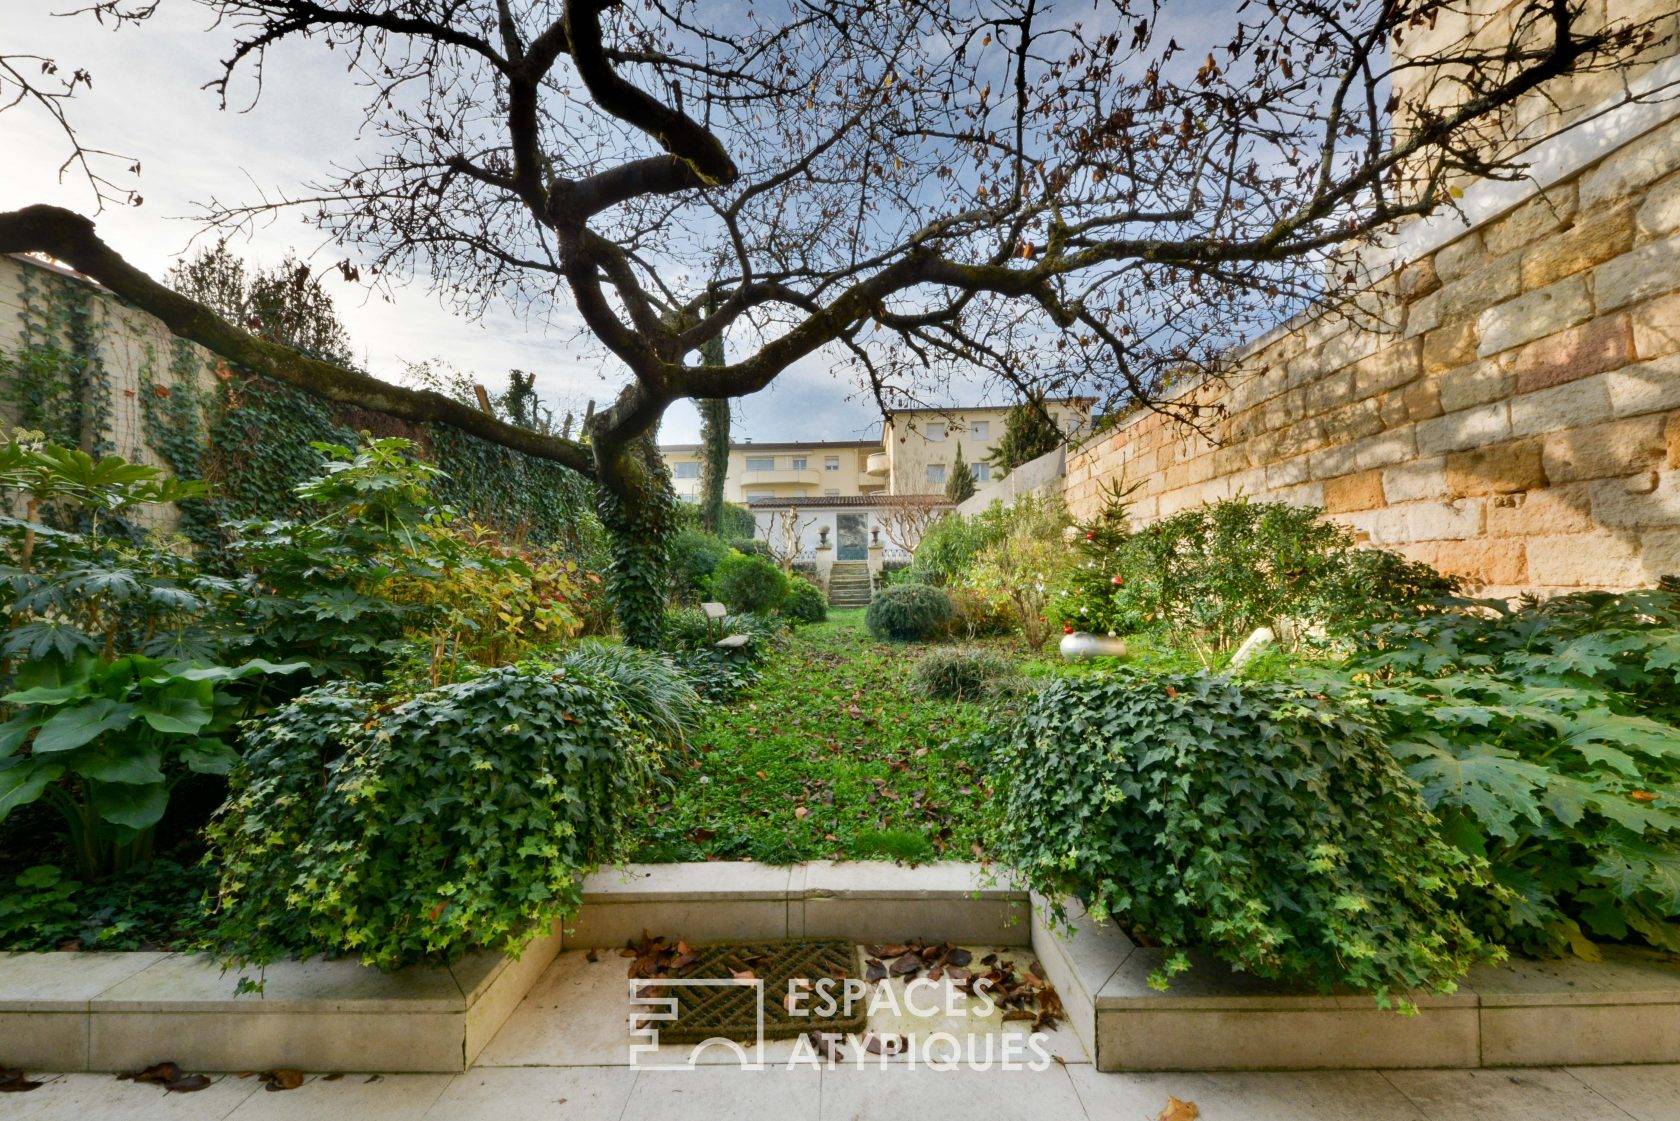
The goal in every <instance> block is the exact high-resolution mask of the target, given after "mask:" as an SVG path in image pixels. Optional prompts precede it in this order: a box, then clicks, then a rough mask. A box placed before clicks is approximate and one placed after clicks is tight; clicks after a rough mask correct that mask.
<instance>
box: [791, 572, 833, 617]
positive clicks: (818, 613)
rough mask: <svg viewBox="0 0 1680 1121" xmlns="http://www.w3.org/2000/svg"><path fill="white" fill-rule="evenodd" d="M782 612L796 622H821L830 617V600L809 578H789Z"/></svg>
mask: <svg viewBox="0 0 1680 1121" xmlns="http://www.w3.org/2000/svg"><path fill="white" fill-rule="evenodd" d="M782 614H783V615H785V616H787V617H788V619H790V620H792V621H793V622H795V623H820V622H822V621H823V620H824V619H826V618H828V600H827V599H825V598H824V597H823V594H822V589H821V588H819V587H817V586H816V585H815V584H813V583H811V582H810V581H809V580H798V579H795V580H789V581H788V594H787V597H786V598H785V599H783V600H782Z"/></svg>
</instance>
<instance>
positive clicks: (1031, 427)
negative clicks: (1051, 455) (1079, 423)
mask: <svg viewBox="0 0 1680 1121" xmlns="http://www.w3.org/2000/svg"><path fill="white" fill-rule="evenodd" d="M1065 439H1066V436H1065V435H1064V434H1063V432H1062V430H1061V429H1060V428H1058V427H1056V422H1055V421H1053V420H1051V419H1050V410H1049V409H1048V408H1046V406H1045V399H1044V397H1043V396H1042V395H1035V396H1034V397H1032V398H1030V399H1028V400H1025V401H1021V402H1019V403H1018V404H1015V405H1011V406H1010V408H1009V411H1008V412H1007V413H1005V414H1004V417H1003V439H1001V440H999V441H998V444H997V447H995V448H993V449H992V454H991V456H990V457H989V458H988V459H987V460H986V462H988V463H990V464H991V465H992V469H993V470H994V471H996V472H997V473H998V475H999V477H1000V478H1001V477H1003V476H1005V475H1008V474H1009V472H1011V471H1013V470H1014V469H1015V468H1017V467H1019V466H1020V465H1021V464H1023V463H1027V462H1029V461H1031V460H1034V459H1037V458H1038V457H1039V456H1041V455H1044V454H1046V453H1048V452H1053V451H1055V450H1056V449H1057V448H1058V447H1060V446H1061V445H1062V442H1063V441H1064V440H1065Z"/></svg>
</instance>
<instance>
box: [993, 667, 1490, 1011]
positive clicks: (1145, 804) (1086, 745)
mask: <svg viewBox="0 0 1680 1121" xmlns="http://www.w3.org/2000/svg"><path fill="white" fill-rule="evenodd" d="M1359 704H1360V702H1358V701H1357V700H1350V701H1340V700H1337V699H1334V698H1330V697H1327V696H1325V695H1323V694H1317V693H1314V692H1311V691H1309V690H1307V689H1303V688H1299V687H1293V686H1288V685H1284V684H1279V683H1257V682H1245V681H1240V680H1235V679H1231V678H1227V677H1222V676H1212V675H1208V674H1205V673H1200V674H1194V675H1190V674H1161V675H1146V674H1142V673H1137V672H1135V671H1132V670H1129V669H1122V670H1120V671H1118V672H1115V673H1112V674H1089V675H1084V676H1080V677H1074V678H1064V679H1060V680H1057V681H1055V682H1053V683H1052V684H1050V685H1049V686H1047V687H1046V688H1045V689H1043V690H1042V691H1041V692H1040V693H1039V694H1038V695H1037V697H1036V698H1035V699H1034V700H1033V701H1032V702H1031V703H1030V704H1029V705H1028V707H1027V709H1026V711H1025V712H1024V713H1023V715H1022V717H1021V719H1020V720H1019V721H1018V722H1017V723H1016V724H1015V726H1014V727H1013V729H1012V730H1011V731H1010V732H1009V733H1008V735H1007V738H1006V739H1005V741H1004V742H1003V743H1002V744H1001V745H1000V746H999V750H998V752H997V756H996V763H997V766H998V768H999V772H1000V780H1001V783H1002V805H1001V806H1000V810H1001V812H1000V813H999V815H998V820H999V822H1000V827H999V828H1000V836H999V841H1000V845H999V849H1000V851H999V853H998V855H999V856H1000V857H1002V858H1003V859H1004V860H1005V861H1007V862H1008V863H1010V864H1011V865H1013V866H1014V867H1015V868H1017V869H1019V870H1020V871H1021V873H1022V874H1024V875H1025V877H1026V878H1027V880H1028V881H1029V882H1030V884H1031V885H1032V887H1033V888H1034V889H1035V890H1037V891H1040V892H1042V893H1043V894H1045V895H1046V896H1048V897H1050V898H1052V899H1063V898H1066V897H1068V896H1074V897H1077V898H1078V899H1080V900H1082V901H1083V902H1084V904H1085V906H1086V907H1087V909H1088V910H1089V912H1090V914H1091V915H1092V917H1093V918H1096V919H1098V920H1101V919H1103V918H1105V917H1108V916H1113V917H1114V918H1115V919H1117V920H1119V921H1122V922H1124V923H1126V924H1129V925H1130V926H1132V927H1134V928H1135V929H1136V930H1137V931H1138V932H1140V933H1141V934H1143V935H1144V936H1146V937H1148V938H1150V939H1153V940H1155V941H1157V942H1159V943H1160V944H1162V945H1164V946H1166V947H1168V948H1169V950H1170V951H1171V953H1170V954H1169V956H1168V959H1167V962H1166V965H1165V967H1164V969H1163V970H1162V971H1161V973H1160V974H1159V975H1158V976H1156V977H1155V978H1152V983H1155V984H1157V985H1158V986H1164V985H1165V984H1166V983H1167V979H1168V978H1169V977H1170V976H1172V975H1173V974H1176V973H1178V972H1182V971H1183V970H1185V969H1186V968H1188V961H1187V958H1186V956H1185V951H1186V950H1187V949H1188V948H1190V947H1193V946H1208V947H1211V948H1212V950H1213V952H1214V953H1215V954H1216V955H1217V956H1218V957H1219V958H1222V959H1223V960H1225V961H1228V962H1230V963H1232V964H1233V965H1235V966H1237V967H1238V968H1240V969H1243V970H1245V971H1248V972H1251V973H1254V974H1256V975H1257V976H1261V977H1268V978H1279V979H1285V980H1289V981H1294V982H1299V983H1306V984H1309V985H1311V986H1313V987H1315V988H1318V989H1320V990H1322V991H1329V990H1330V989H1332V988H1334V987H1336V986H1344V985H1345V986H1348V987H1350V988H1353V989H1357V990H1360V991H1364V992H1370V993H1374V994H1376V996H1377V998H1378V1001H1379V1003H1387V1002H1389V1001H1396V1002H1399V1003H1401V1004H1404V1003H1405V1001H1406V994H1407V993H1409V992H1413V991H1418V990H1422V991H1434V992H1443V991H1448V990H1450V989H1452V987H1453V984H1454V982H1455V981H1456V980H1457V979H1458V978H1459V977H1461V976H1463V975H1464V973H1465V971H1466V970H1468V969H1469V968H1470V966H1471V965H1473V964H1475V963H1476V962H1478V961H1480V960H1484V959H1491V958H1493V957H1496V956H1498V951H1495V950H1490V948H1489V947H1488V946H1487V945H1486V944H1485V943H1484V942H1483V941H1482V940H1481V938H1480V937H1479V936H1478V935H1477V934H1476V933H1475V932H1474V931H1473V930H1472V929H1471V927H1470V925H1469V923H1468V922H1467V921H1466V920H1465V918H1464V916H1463V914H1462V913H1461V911H1462V908H1463V907H1464V906H1465V904H1466V903H1467V902H1470V901H1471V897H1472V896H1474V895H1475V894H1477V893H1479V892H1482V891H1484V890H1486V889H1485V888H1484V887H1483V886H1482V884H1481V881H1482V880H1483V878H1484V877H1485V876H1486V873H1487V865H1486V863H1485V862H1483V861H1481V860H1479V859H1477V858H1475V857H1472V856H1469V855H1467V854H1465V853H1463V852H1461V851H1460V850H1458V849H1456V848H1454V847H1453V846H1452V845H1451V844H1449V843H1448V842H1447V841H1445V840H1444V839H1443V838H1442V837H1441V836H1440V834H1439V832H1438V826H1437V822H1436V820H1435V818H1434V817H1433V816H1432V815H1431V814H1430V813H1429V811H1428V809H1427V808H1426V807H1425V806H1424V804H1423V801H1422V799H1421V798H1420V796H1419V794H1418V790H1417V787H1416V785H1415V784H1414V783H1412V782H1411V781H1410V780H1409V779H1408V778H1407V777H1406V775H1405V774H1404V772H1402V771H1401V769H1400V767H1399V765H1398V763H1396V761H1395V759H1394V757H1393V756H1392V755H1391V754H1390V753H1389V751H1388V749H1387V747H1386V746H1385V745H1384V743H1383V739H1382V736H1381V734H1380V733H1379V731H1378V729H1377V727H1376V726H1375V725H1374V724H1373V723H1372V722H1371V721H1370V720H1369V719H1367V717H1366V715H1365V714H1364V713H1363V712H1362V711H1359V709H1358V707H1357V706H1358V705H1359Z"/></svg>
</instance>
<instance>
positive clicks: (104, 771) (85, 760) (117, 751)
mask: <svg viewBox="0 0 1680 1121" xmlns="http://www.w3.org/2000/svg"><path fill="white" fill-rule="evenodd" d="M66 763H67V764H68V765H69V767H70V769H71V770H73V771H75V772H76V773H77V774H79V775H82V776H83V777H85V778H90V779H93V780H94V781H95V782H123V783H129V784H131V785H137V786H144V785H146V784H147V783H153V782H162V781H163V780H164V774H163V752H162V751H161V750H160V749H159V748H158V747H157V746H156V745H155V744H154V745H148V746H144V747H138V748H136V747H130V746H128V745H122V746H112V745H110V744H96V745H94V746H92V747H89V748H87V749H86V750H84V751H81V752H78V753H77V754H76V755H74V756H72V757H70V758H69V759H67V760H66Z"/></svg>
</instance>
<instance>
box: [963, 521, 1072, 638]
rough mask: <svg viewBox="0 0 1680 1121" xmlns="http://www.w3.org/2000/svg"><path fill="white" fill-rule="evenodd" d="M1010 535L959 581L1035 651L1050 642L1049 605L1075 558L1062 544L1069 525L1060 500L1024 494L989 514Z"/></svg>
mask: <svg viewBox="0 0 1680 1121" xmlns="http://www.w3.org/2000/svg"><path fill="white" fill-rule="evenodd" d="M987 513H988V515H989V516H990V517H992V518H993V519H994V520H996V521H998V523H999V524H1002V525H1006V526H1007V527H1008V532H1006V533H1004V534H1003V535H1002V536H1001V537H998V538H997V539H996V540H994V541H992V542H991V543H990V544H988V545H986V546H985V547H984V548H983V549H981V550H980V552H979V553H978V554H977V555H976V556H975V557H974V559H973V561H972V562H971V563H970V564H969V566H968V570H967V571H966V572H964V573H963V574H962V576H961V577H960V578H959V586H960V587H962V588H963V589H964V590H966V591H968V592H970V593H972V594H973V595H975V596H977V597H978V598H979V600H980V601H981V603H982V604H983V605H984V608H985V611H986V613H988V614H990V615H993V616H1006V617H1008V618H1009V619H1010V621H1011V622H1012V624H1013V626H1014V628H1015V629H1016V630H1017V631H1019V632H1020V634H1021V635H1022V636H1023V637H1024V638H1025V639H1026V640H1027V645H1028V646H1029V647H1031V648H1032V649H1034V650H1037V649H1039V648H1040V647H1042V646H1043V645H1044V644H1045V642H1046V641H1048V640H1049V638H1050V633H1051V630H1052V626H1051V623H1050V618H1049V611H1050V602H1051V599H1052V597H1053V596H1054V594H1055V591H1056V586H1057V584H1058V583H1059V582H1060V581H1061V580H1062V578H1063V573H1064V570H1066V569H1067V568H1068V567H1069V565H1070V564H1071V563H1072V557H1071V555H1070V553H1069V551H1068V548H1067V545H1066V544H1065V543H1064V541H1063V531H1064V530H1065V529H1066V528H1067V525H1068V514H1067V508H1066V507H1065V506H1064V505H1063V504H1062V501H1061V496H1060V495H1055V496H1052V497H1050V498H1047V499H1041V498H1037V497H1034V496H1032V495H1023V496H1021V497H1020V498H1018V499H1017V500H1016V501H1015V504H1014V505H1013V506H1011V507H1008V508H1007V509H1004V508H999V509H998V510H996V511H988V512H987Z"/></svg>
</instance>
